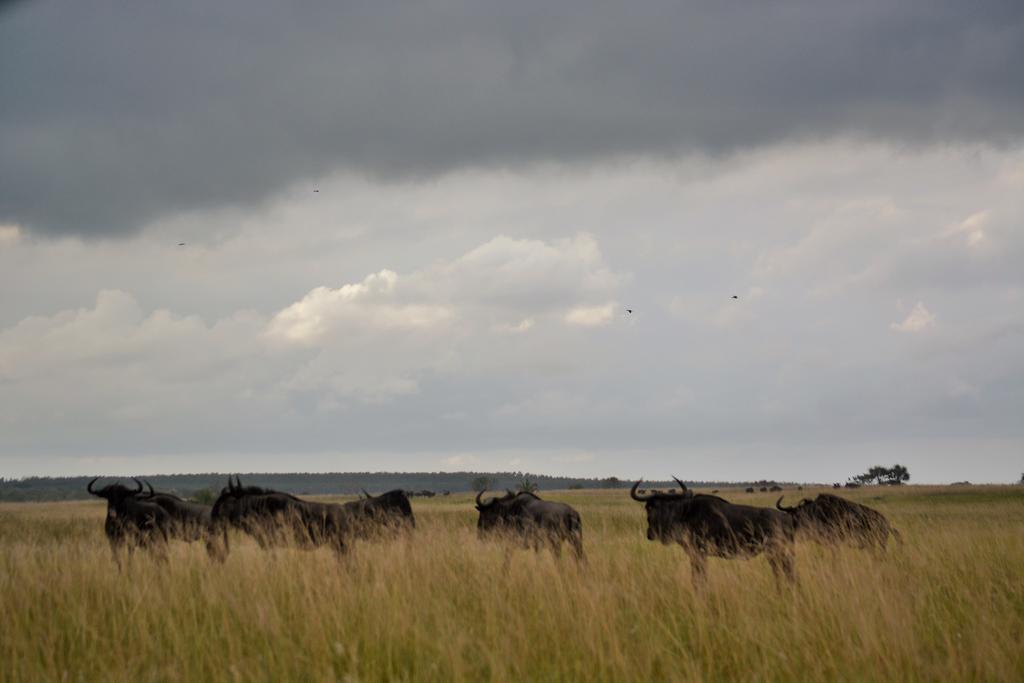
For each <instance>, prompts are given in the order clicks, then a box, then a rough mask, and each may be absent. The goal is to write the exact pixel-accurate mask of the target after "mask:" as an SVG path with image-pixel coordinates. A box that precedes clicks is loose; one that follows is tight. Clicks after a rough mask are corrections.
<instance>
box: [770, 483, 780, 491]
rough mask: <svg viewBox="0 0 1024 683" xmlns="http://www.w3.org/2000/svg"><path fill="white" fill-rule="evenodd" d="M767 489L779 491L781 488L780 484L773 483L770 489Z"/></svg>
mask: <svg viewBox="0 0 1024 683" xmlns="http://www.w3.org/2000/svg"><path fill="white" fill-rule="evenodd" d="M768 490H769V491H776V492H777V491H781V490H782V487H781V486H779V485H778V484H775V485H774V486H772V487H771V488H770V489H768Z"/></svg>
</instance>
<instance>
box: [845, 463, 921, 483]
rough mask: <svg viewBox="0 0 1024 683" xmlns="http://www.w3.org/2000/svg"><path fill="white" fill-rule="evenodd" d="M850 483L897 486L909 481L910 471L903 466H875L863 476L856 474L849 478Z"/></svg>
mask: <svg viewBox="0 0 1024 683" xmlns="http://www.w3.org/2000/svg"><path fill="white" fill-rule="evenodd" d="M850 481H852V482H854V483H857V484H871V483H875V484H893V485H899V484H902V483H903V482H905V481H910V470H908V469H907V468H906V467H904V466H903V465H893V466H892V467H882V466H881V465H875V466H874V467H872V468H871V469H869V470H868V471H867V472H865V473H864V474H858V475H856V476H854V477H850Z"/></svg>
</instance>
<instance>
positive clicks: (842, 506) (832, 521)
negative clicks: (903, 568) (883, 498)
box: [775, 493, 903, 551]
mask: <svg viewBox="0 0 1024 683" xmlns="http://www.w3.org/2000/svg"><path fill="white" fill-rule="evenodd" d="M784 497H785V496H779V499H778V500H777V501H775V507H776V508H778V509H779V510H781V511H782V512H785V513H786V514H788V515H790V516H792V518H793V521H794V523H795V524H796V529H797V531H798V532H800V533H803V534H806V535H807V536H809V537H810V538H811V539H812V540H814V541H817V542H819V543H825V544H829V543H839V542H844V541H845V542H848V543H850V544H852V545H856V546H858V547H860V548H864V549H866V548H871V547H877V548H878V549H879V550H882V551H884V550H885V549H886V545H887V544H888V541H889V536H890V535H891V536H892V537H893V538H895V539H896V541H897V542H902V540H903V539H902V536H901V535H900V533H899V532H898V531H897V530H896V529H895V528H893V526H892V524H890V523H889V520H888V519H886V517H885V515H883V514H882V513H881V512H879V511H878V510H875V509H874V508H870V507H868V506H867V505H861V504H860V503H854V502H853V501H852V500H846V499H845V498H840V497H839V496H834V495H832V494H831V493H821V494H819V495H818V497H817V498H815V499H814V500H808V499H807V498H804V499H803V500H801V501H800V502H799V503H797V504H796V505H795V506H793V507H784V506H783V505H782V499H783V498H784Z"/></svg>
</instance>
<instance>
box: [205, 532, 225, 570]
mask: <svg viewBox="0 0 1024 683" xmlns="http://www.w3.org/2000/svg"><path fill="white" fill-rule="evenodd" d="M206 554H207V556H208V557H209V558H210V559H211V560H214V561H216V562H224V561H225V560H227V558H228V532H227V529H225V530H224V534H223V535H221V534H218V533H216V532H210V533H207V534H206Z"/></svg>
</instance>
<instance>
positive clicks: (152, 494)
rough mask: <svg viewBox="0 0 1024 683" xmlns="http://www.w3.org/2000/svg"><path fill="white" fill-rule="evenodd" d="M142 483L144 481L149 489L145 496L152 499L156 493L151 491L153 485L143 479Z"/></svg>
mask: <svg viewBox="0 0 1024 683" xmlns="http://www.w3.org/2000/svg"><path fill="white" fill-rule="evenodd" d="M143 481H145V482H146V486H148V487H149V496H147V497H148V498H152V497H153V496H155V495H156V491H154V490H153V485H152V484H150V483H149V479H144V480H143Z"/></svg>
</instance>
